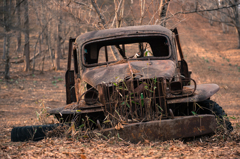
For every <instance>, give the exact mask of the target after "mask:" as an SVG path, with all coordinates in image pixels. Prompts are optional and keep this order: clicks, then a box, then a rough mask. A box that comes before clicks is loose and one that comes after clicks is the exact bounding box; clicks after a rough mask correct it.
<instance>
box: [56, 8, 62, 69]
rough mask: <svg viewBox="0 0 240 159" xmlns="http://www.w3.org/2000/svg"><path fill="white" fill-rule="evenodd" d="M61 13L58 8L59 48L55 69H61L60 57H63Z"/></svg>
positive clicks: (57, 48) (57, 49)
mask: <svg viewBox="0 0 240 159" xmlns="http://www.w3.org/2000/svg"><path fill="white" fill-rule="evenodd" d="M60 34H61V11H60V6H59V7H58V21H57V47H56V49H55V69H56V70H59V69H60V57H61V43H60V40H61V35H60Z"/></svg>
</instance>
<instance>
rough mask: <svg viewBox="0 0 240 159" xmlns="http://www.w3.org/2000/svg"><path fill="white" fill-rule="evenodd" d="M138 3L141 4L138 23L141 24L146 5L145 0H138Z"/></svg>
mask: <svg viewBox="0 0 240 159" xmlns="http://www.w3.org/2000/svg"><path fill="white" fill-rule="evenodd" d="M140 5H141V9H140V11H141V18H140V20H139V24H140V25H142V23H143V18H144V14H145V5H146V2H145V0H140Z"/></svg>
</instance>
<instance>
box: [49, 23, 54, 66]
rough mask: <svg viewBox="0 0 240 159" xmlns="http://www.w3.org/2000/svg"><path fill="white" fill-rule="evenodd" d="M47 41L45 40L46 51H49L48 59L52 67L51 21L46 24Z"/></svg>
mask: <svg viewBox="0 0 240 159" xmlns="http://www.w3.org/2000/svg"><path fill="white" fill-rule="evenodd" d="M48 27H49V28H48V32H47V33H48V42H47V45H48V52H49V56H50V59H51V61H52V67H53V68H54V62H53V52H52V42H51V40H52V39H51V32H50V30H51V28H50V27H51V22H49V25H48Z"/></svg>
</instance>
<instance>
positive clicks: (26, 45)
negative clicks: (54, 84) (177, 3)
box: [23, 0, 30, 71]
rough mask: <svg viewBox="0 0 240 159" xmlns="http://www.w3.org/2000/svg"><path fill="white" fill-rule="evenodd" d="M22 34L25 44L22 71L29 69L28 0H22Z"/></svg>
mask: <svg viewBox="0 0 240 159" xmlns="http://www.w3.org/2000/svg"><path fill="white" fill-rule="evenodd" d="M23 5H24V29H25V30H24V36H25V44H24V57H25V60H24V63H25V66H24V71H29V69H30V52H29V18H28V0H24V2H23Z"/></svg>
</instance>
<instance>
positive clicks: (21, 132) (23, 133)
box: [11, 124, 59, 142]
mask: <svg viewBox="0 0 240 159" xmlns="http://www.w3.org/2000/svg"><path fill="white" fill-rule="evenodd" d="M58 125H59V124H51V125H37V126H24V127H15V128H13V129H12V132H11V141H13V142H19V141H28V140H33V141H39V140H42V139H44V137H45V136H46V132H47V131H50V130H53V129H54V128H55V127H57V126H58ZM33 134H34V135H33Z"/></svg>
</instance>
